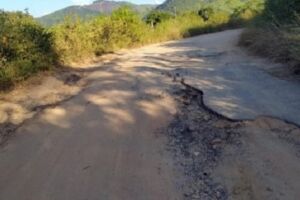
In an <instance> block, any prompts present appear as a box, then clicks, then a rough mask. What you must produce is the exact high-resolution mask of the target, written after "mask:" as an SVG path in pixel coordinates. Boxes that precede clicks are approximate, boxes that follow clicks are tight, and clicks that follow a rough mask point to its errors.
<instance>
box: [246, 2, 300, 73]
mask: <svg viewBox="0 0 300 200" xmlns="http://www.w3.org/2000/svg"><path fill="white" fill-rule="evenodd" d="M297 1H298V0H267V1H266V3H265V10H264V11H263V13H262V14H261V15H260V16H258V17H257V18H256V20H255V21H254V23H253V25H252V26H251V27H249V28H248V29H247V30H246V31H245V32H244V33H243V34H242V36H241V38H240V44H241V45H243V46H246V47H248V48H249V49H250V50H251V51H253V52H254V53H257V54H259V55H263V56H266V57H269V58H271V59H273V60H275V61H279V62H284V63H287V64H289V65H291V66H297V67H298V69H296V70H297V71H298V70H299V69H300V37H299V35H300V18H299V13H300V3H297Z"/></svg>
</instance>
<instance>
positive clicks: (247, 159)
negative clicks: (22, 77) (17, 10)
mask: <svg viewBox="0 0 300 200" xmlns="http://www.w3.org/2000/svg"><path fill="white" fill-rule="evenodd" d="M240 33H241V30H233V31H225V32H221V33H216V34H209V35H204V36H199V37H195V38H190V39H187V40H182V41H174V42H168V43H162V44H157V45H151V46H147V47H143V48H140V49H134V50H126V51H125V50H124V51H120V52H118V53H116V54H114V55H108V56H105V57H103V58H102V59H101V61H98V62H95V63H93V64H91V65H82V66H80V65H79V66H76V69H74V70H72V71H71V72H64V73H58V74H57V75H55V76H52V75H49V76H44V77H41V78H37V79H33V80H32V81H31V82H29V84H28V85H25V86H24V87H20V88H17V89H15V90H14V91H12V92H10V93H7V94H2V95H1V97H0V101H1V104H0V124H1V125H0V126H1V129H0V130H1V132H0V135H2V136H5V137H2V138H4V139H2V143H3V144H2V146H1V148H0V160H1V162H0V199H9V200H27V199H38V200H53V199H56V200H64V199H72V200H77V199H78V200H82V199H90V200H98V199H107V200H115V199H116V200H119V199H122V200H127V199H128V200H134V199H137V200H148V199H149V200H157V199H162V200H168V199H169V200H176V199H178V200H179V199H201V200H202V199H204V200H205V199H237V200H240V199H270V200H273V199H287V200H289V199H297V197H298V196H299V195H300V194H299V191H300V182H299V179H298V178H297V176H298V174H299V170H300V158H299V144H300V133H299V127H297V126H296V125H293V124H290V123H287V122H284V121H283V120H279V119H275V118H272V117H262V116H260V115H262V114H266V115H270V116H274V117H278V118H279V117H280V118H282V119H288V120H289V121H293V122H295V124H296V123H297V122H298V120H299V119H300V118H299V116H298V115H297V114H298V112H300V111H299V110H300V109H297V108H298V107H297V106H298V105H299V101H298V100H299V97H300V95H299V93H298V92H295V91H294V90H293V89H294V87H296V86H298V85H297V84H298V83H295V82H293V81H291V82H290V81H287V80H281V79H278V78H276V77H273V76H272V75H270V74H268V73H266V70H267V69H268V68H266V67H265V66H266V63H267V65H273V64H272V63H268V62H266V61H264V60H261V59H258V58H255V57H251V56H248V55H247V54H246V53H245V52H243V51H242V50H241V49H239V48H238V47H236V46H235V43H236V41H237V39H238V36H239V34H240ZM245 63H246V64H245ZM249 63H250V64H249ZM260 66H261V67H260ZM252 76H254V77H252ZM270 85H272V87H270ZM282 85H283V86H282ZM274 87H275V89H277V91H278V90H281V94H278V92H277V93H276V90H275V89H274ZM276 87H277V88H276ZM245 91H247V92H245ZM256 97H260V98H256ZM261 97H263V98H261ZM275 97H277V98H275ZM270 99H273V101H272V102H270V101H269V100H270ZM286 102H289V104H286V105H285V103H286ZM264 108H265V109H264ZM216 111H217V112H216ZM289 112H290V113H289ZM231 116H235V117H234V118H235V119H236V120H231V119H230V117H231ZM245 116H246V117H245ZM285 117H287V118H285ZM245 118H247V119H248V118H250V119H251V120H240V119H245Z"/></svg>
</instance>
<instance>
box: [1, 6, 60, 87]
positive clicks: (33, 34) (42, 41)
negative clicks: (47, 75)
mask: <svg viewBox="0 0 300 200" xmlns="http://www.w3.org/2000/svg"><path fill="white" fill-rule="evenodd" d="M0 27H1V28H0V88H1V89H3V88H7V87H9V86H11V85H12V84H13V83H14V82H15V81H19V80H23V79H26V78H27V77H29V76H30V75H31V74H33V73H36V72H38V71H40V70H46V69H49V68H50V67H51V66H52V65H53V63H54V62H55V60H56V54H55V53H54V50H53V48H52V45H53V38H52V35H51V33H49V32H47V31H46V30H45V29H44V28H43V27H41V26H40V25H39V24H38V23H36V22H35V20H34V19H33V18H32V17H31V16H29V15H28V14H24V13H21V12H4V11H0Z"/></svg>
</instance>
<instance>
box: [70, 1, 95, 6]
mask: <svg viewBox="0 0 300 200" xmlns="http://www.w3.org/2000/svg"><path fill="white" fill-rule="evenodd" d="M91 2H92V0H72V3H73V4H75V5H86V4H89V3H91Z"/></svg>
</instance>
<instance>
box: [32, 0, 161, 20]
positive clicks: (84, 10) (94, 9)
mask: <svg viewBox="0 0 300 200" xmlns="http://www.w3.org/2000/svg"><path fill="white" fill-rule="evenodd" d="M121 6H129V7H131V8H133V10H135V11H137V12H138V13H140V14H141V16H144V15H146V14H147V13H148V12H150V11H151V10H152V9H154V8H155V7H156V6H157V5H151V4H143V5H137V4H133V3H129V2H126V1H109V0H97V1H94V2H93V3H92V4H90V5H84V6H70V7H67V8H63V9H61V10H58V11H55V12H53V13H51V14H48V15H45V16H42V17H39V18H37V20H38V21H39V22H40V23H41V24H43V25H45V26H51V25H54V24H58V23H61V22H62V21H63V20H64V18H65V17H66V16H68V15H73V16H79V17H80V18H81V19H83V20H87V19H90V18H92V17H95V16H97V15H107V14H111V13H112V12H113V11H114V10H116V9H118V8H120V7H121Z"/></svg>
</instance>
